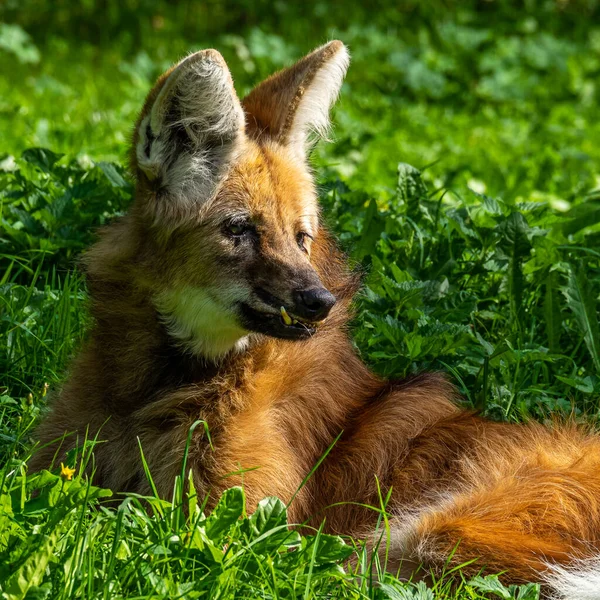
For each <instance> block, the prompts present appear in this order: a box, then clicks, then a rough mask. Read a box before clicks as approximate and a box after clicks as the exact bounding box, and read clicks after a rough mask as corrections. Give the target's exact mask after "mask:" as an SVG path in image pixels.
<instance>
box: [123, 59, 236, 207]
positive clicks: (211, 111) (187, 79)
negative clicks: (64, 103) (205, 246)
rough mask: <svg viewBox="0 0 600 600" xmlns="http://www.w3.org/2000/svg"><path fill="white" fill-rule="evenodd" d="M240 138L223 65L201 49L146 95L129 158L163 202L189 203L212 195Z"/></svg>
mask: <svg viewBox="0 0 600 600" xmlns="http://www.w3.org/2000/svg"><path fill="white" fill-rule="evenodd" d="M243 136H244V112H243V110H242V107H241V104H240V101H239V100H238V98H237V95H236V93H235V90H234V87H233V81H232V79H231V75H230V73H229V70H228V68H227V65H226V64H225V61H224V60H223V57H222V56H221V55H220V54H219V53H218V52H217V51H216V50H202V51H201V52H196V53H195V54H192V55H190V56H188V57H187V58H185V59H183V60H182V61H181V62H180V63H179V64H177V65H176V66H175V67H173V68H172V69H171V70H170V71H168V72H167V73H165V74H164V75H163V76H162V77H161V78H160V79H159V80H158V82H157V84H156V86H155V87H154V89H153V90H152V91H151V92H150V94H149V95H148V98H147V100H146V104H145V106H144V109H143V111H142V114H141V117H140V119H139V121H138V124H137V127H136V131H135V133H134V157H133V159H134V163H135V166H137V168H138V169H139V170H140V171H141V173H140V174H143V176H145V177H146V178H147V180H148V181H150V182H151V183H152V187H153V188H154V189H155V190H157V191H160V192H161V193H160V194H159V195H160V196H161V197H164V198H163V200H164V201H165V202H171V203H174V202H176V203H178V204H181V203H182V202H183V203H184V204H186V205H188V207H190V206H191V205H194V204H197V203H199V202H203V201H205V200H207V199H208V198H209V197H210V196H211V195H212V194H213V193H214V191H215V188H216V185H217V182H218V180H219V179H220V177H221V176H222V174H223V172H224V170H225V168H226V166H227V164H228V162H229V160H230V159H231V156H232V154H234V152H235V149H236V146H237V144H239V143H240V142H241V140H242V138H243ZM165 208H166V207H165ZM173 208H174V207H173Z"/></svg>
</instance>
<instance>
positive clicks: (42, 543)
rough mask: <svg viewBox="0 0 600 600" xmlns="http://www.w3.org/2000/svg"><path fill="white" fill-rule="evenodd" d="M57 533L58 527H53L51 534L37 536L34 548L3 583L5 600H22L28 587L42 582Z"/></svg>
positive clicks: (51, 555) (51, 556) (58, 531)
mask: <svg viewBox="0 0 600 600" xmlns="http://www.w3.org/2000/svg"><path fill="white" fill-rule="evenodd" d="M59 533H60V529H55V530H54V532H53V533H52V534H51V535H44V536H39V538H38V539H36V545H35V546H36V550H35V551H34V552H32V553H31V554H30V555H29V556H28V557H27V559H26V560H25V562H23V564H22V565H21V566H20V567H19V568H18V569H17V571H16V572H15V573H14V574H13V575H12V577H10V579H9V580H8V581H7V582H6V584H5V585H4V593H3V597H4V598H5V599H6V600H23V599H24V598H25V596H26V595H27V591H28V590H29V589H30V588H32V587H34V586H39V585H40V584H41V583H42V581H43V578H44V574H45V572H46V566H47V565H48V563H49V562H50V560H51V559H52V558H53V555H54V554H53V551H54V546H55V544H56V540H57V538H58V535H59Z"/></svg>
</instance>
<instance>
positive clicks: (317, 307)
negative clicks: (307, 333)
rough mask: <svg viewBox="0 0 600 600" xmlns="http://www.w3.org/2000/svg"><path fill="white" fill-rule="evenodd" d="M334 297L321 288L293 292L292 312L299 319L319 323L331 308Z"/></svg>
mask: <svg viewBox="0 0 600 600" xmlns="http://www.w3.org/2000/svg"><path fill="white" fill-rule="evenodd" d="M334 304H335V296H334V295H333V294H332V293H331V292H329V291H327V290H326V289H325V288H322V287H315V288H309V289H307V290H297V291H295V292H294V312H295V313H296V314H297V315H298V316H299V317H301V318H305V319H310V320H311V321H321V320H323V319H324V318H325V317H326V316H327V315H328V314H329V311H330V310H331V309H332V308H333V305H334Z"/></svg>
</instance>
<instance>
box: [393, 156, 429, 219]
mask: <svg viewBox="0 0 600 600" xmlns="http://www.w3.org/2000/svg"><path fill="white" fill-rule="evenodd" d="M396 189H397V194H398V200H399V201H400V204H401V205H402V206H404V208H405V212H406V214H407V215H408V216H409V217H413V218H414V217H416V216H417V215H418V213H419V203H420V202H421V201H422V200H426V199H427V187H426V186H425V184H424V183H423V180H422V179H421V171H419V169H416V168H415V167H413V166H412V165H409V164H407V163H399V164H398V186H397V188H396Z"/></svg>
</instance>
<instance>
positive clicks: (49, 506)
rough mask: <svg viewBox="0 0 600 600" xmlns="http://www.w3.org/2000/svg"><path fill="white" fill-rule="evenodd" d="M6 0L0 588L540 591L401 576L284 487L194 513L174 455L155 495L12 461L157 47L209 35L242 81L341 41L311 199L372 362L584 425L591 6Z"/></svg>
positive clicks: (108, 210) (57, 353) (330, 593)
mask: <svg viewBox="0 0 600 600" xmlns="http://www.w3.org/2000/svg"><path fill="white" fill-rule="evenodd" d="M20 4H21V5H22V6H19V4H17V3H11V2H7V4H6V6H5V7H3V8H0V21H1V20H2V19H4V20H5V21H6V23H5V24H0V140H2V142H1V145H0V205H1V207H2V223H1V226H0V286H1V295H0V298H1V303H0V340H2V344H1V345H0V374H1V376H0V385H1V386H2V387H1V388H0V483H1V485H0V593H2V594H3V597H4V598H8V599H13V598H14V599H16V598H28V599H34V598H36V599H37V598H74V597H81V598H103V599H104V598H145V599H148V598H199V597H210V598H212V597H216V598H229V597H237V598H241V597H244V598H245V597H258V598H296V597H298V598H312V597H339V598H390V599H392V600H396V599H398V598H400V599H403V600H404V599H429V598H454V599H459V598H460V599H467V598H469V599H472V598H520V599H521V600H533V599H534V598H537V596H538V591H537V590H536V588H535V586H529V587H527V586H525V587H523V588H521V589H512V590H508V589H505V588H504V587H503V586H502V585H501V584H500V583H498V582H497V580H496V579H494V578H488V579H487V580H483V579H475V580H473V581H471V582H468V581H463V580H462V578H461V576H460V572H459V571H458V572H455V573H448V574H447V576H445V577H443V578H441V580H439V581H434V582H433V583H432V585H431V586H430V587H429V588H426V587H425V586H424V585H421V586H420V587H419V586H415V585H413V584H401V583H399V582H398V581H397V580H396V579H395V578H394V577H393V575H384V574H383V565H380V564H375V565H372V564H371V563H370V559H369V557H368V555H367V554H366V552H365V551H364V549H363V547H362V545H361V542H360V541H359V540H348V539H347V540H341V539H339V538H333V537H330V536H326V535H324V534H322V532H319V531H314V532H312V533H311V534H310V535H306V536H304V537H300V536H299V535H298V534H296V533H293V532H290V531H289V530H288V529H287V528H286V527H285V524H286V516H285V507H283V505H282V504H281V503H280V502H278V501H277V500H275V499H270V500H265V502H264V503H263V504H262V505H261V508H260V510H259V512H258V513H255V514H254V515H247V514H246V512H245V509H244V496H243V491H241V490H234V491H231V492H228V493H227V494H226V495H225V496H224V498H223V499H222V501H221V504H220V505H219V507H218V509H217V510H216V511H215V512H214V513H213V514H212V515H205V514H204V512H203V511H202V501H203V499H202V498H196V497H195V495H194V494H193V490H192V491H191V492H184V491H183V488H184V487H186V486H184V485H183V484H182V482H183V481H187V473H186V472H185V470H184V471H182V478H181V479H180V480H179V482H178V483H177V485H176V486H175V489H174V493H173V498H172V500H171V501H169V502H167V501H164V500H158V499H156V498H153V499H152V498H151V499H145V500H144V499H141V498H137V497H135V496H129V497H128V498H127V499H125V500H124V501H123V500H122V498H121V497H117V496H112V497H110V498H109V497H108V494H109V492H108V491H107V490H98V489H96V488H94V487H92V486H90V485H89V484H88V483H87V482H86V481H85V480H84V479H81V478H80V476H79V473H81V464H80V463H79V462H77V464H75V463H73V464H72V465H71V466H73V467H75V468H76V473H75V477H74V479H73V481H68V480H66V478H65V477H61V476H60V473H59V472H60V469H58V470H57V471H56V472H54V473H48V472H46V473H42V474H31V473H27V469H26V461H27V457H28V455H29V453H30V452H31V447H32V430H33V427H34V426H35V423H36V421H37V419H38V418H39V414H40V411H41V410H42V409H43V407H44V405H45V399H46V390H47V389H48V386H49V389H53V388H54V387H55V386H56V385H57V384H58V383H59V382H60V380H61V378H62V377H64V374H65V368H66V366H67V364H68V360H69V358H70V357H71V356H72V355H73V353H74V352H76V350H77V348H78V347H79V345H80V343H81V341H82V339H83V338H84V336H85V328H86V319H87V316H86V310H85V298H86V296H85V287H84V282H83V281H82V278H81V277H80V276H79V275H78V274H77V271H76V269H75V266H76V261H77V256H78V254H79V252H81V251H82V250H83V249H84V248H85V247H86V246H88V245H89V244H90V243H91V242H92V241H93V238H94V230H95V229H96V228H97V227H98V226H101V225H102V224H104V223H106V222H109V221H110V219H111V218H113V217H114V215H117V214H119V213H121V212H122V211H124V210H125V209H126V207H127V205H128V202H129V200H130V198H131V193H132V187H131V183H130V182H129V179H128V175H127V172H126V168H125V158H126V152H127V140H128V137H129V135H130V130H131V126H132V123H133V120H134V118H135V116H136V112H137V111H138V110H139V108H140V106H141V103H142V102H143V98H144V95H145V94H146V92H147V91H148V89H149V88H150V86H151V85H152V81H153V79H154V78H155V77H156V76H157V75H158V74H159V73H160V72H161V71H162V70H164V69H165V68H166V67H167V66H168V65H169V63H170V62H172V61H173V60H175V59H176V58H178V57H179V56H181V55H182V54H184V53H185V52H187V51H189V50H192V49H196V48H199V47H207V46H214V47H217V48H219V49H220V50H221V51H222V52H223V54H224V55H225V57H226V59H227V60H228V62H229V64H230V65H231V68H232V71H233V74H234V77H235V80H236V86H237V88H238V90H239V91H240V93H242V94H243V93H244V92H246V91H247V90H248V89H250V87H251V86H252V85H253V83H255V82H257V81H258V80H260V79H261V78H262V77H264V76H266V75H267V74H269V73H270V72H271V71H272V70H274V69H276V68H279V67H281V66H282V65H284V64H286V63H288V62H290V61H291V60H293V59H294V58H297V57H299V56H300V55H301V54H302V53H304V52H306V51H308V50H309V49H310V48H311V47H312V46H314V45H317V44H318V43H321V42H323V41H324V40H326V39H331V38H333V37H339V38H340V39H342V40H344V41H345V42H346V43H348V44H349V46H350V49H351V51H352V55H353V64H352V67H351V70H350V73H349V77H348V80H347V83H346V84H345V86H344V89H343V92H342V97H341V101H340V104H339V107H338V108H337V109H336V112H335V121H336V126H335V130H334V133H335V140H334V143H332V144H320V145H319V146H318V147H317V150H316V151H315V153H314V157H313V159H314V163H315V167H316V172H317V175H318V178H319V184H320V195H321V200H322V203H323V206H324V209H325V210H324V213H325V215H326V219H327V221H328V223H329V224H330V226H331V227H332V229H333V230H334V231H335V232H336V233H337V234H338V236H339V238H340V240H341V243H342V245H343V246H344V248H345V249H346V250H348V252H349V253H350V255H351V257H352V259H353V260H354V261H356V262H358V263H360V264H361V265H362V267H363V269H364V271H365V286H364V289H363V292H362V293H361V295H360V298H359V299H358V302H357V308H358V311H357V316H356V319H355V323H354V338H355V341H356V344H357V347H358V349H359V350H360V352H361V354H362V356H363V357H364V359H365V360H366V361H367V362H368V363H369V364H370V365H371V366H372V367H373V368H374V369H376V370H377V371H378V372H380V373H382V374H383V375H385V376H388V377H403V376H406V375H408V374H411V373H414V372H416V371H419V370H424V369H433V370H442V371H446V372H448V373H449V374H450V375H451V377H452V378H453V380H454V381H455V382H456V384H457V385H458V387H459V388H460V390H461V391H462V393H463V395H464V398H465V405H467V406H472V407H476V408H477V409H479V410H481V411H483V412H484V413H485V414H486V415H487V416H489V417H490V418H493V419H501V420H508V421H521V420H524V419H531V418H536V419H540V420H544V419H548V418H550V416H551V415H553V414H555V413H563V414H575V415H576V416H577V417H578V418H587V419H590V420H593V421H595V420H597V419H598V417H599V416H600V406H599V402H598V398H599V393H600V379H599V376H600V325H599V321H598V295H599V293H600V149H599V147H598V145H597V143H595V140H597V139H600V124H599V122H598V119H597V107H598V102H599V100H600V98H599V96H600V88H599V86H598V83H597V81H598V75H599V74H600V28H598V27H597V26H595V25H594V22H595V21H594V18H597V15H598V4H597V2H594V1H592V0H590V1H589V2H572V3H566V4H564V5H553V4H551V3H544V4H541V3H537V2H531V3H527V4H526V5H524V6H522V7H520V8H515V5H514V3H510V2H506V3H503V2H496V3H485V5H481V4H475V3H474V2H473V3H469V2H461V3H459V4H454V3H452V2H450V3H447V4H442V3H439V2H435V1H429V2H415V3H411V2H405V3H400V4H398V3H390V4H389V5H388V4H387V3H382V5H381V7H380V9H379V10H378V11H369V10H367V9H366V8H365V7H363V6H361V5H360V4H358V3H357V4H347V3H344V6H343V7H342V8H340V7H337V6H327V7H326V6H325V5H323V4H320V3H318V2H315V3H314V4H310V5H307V6H303V7H301V8H300V7H299V6H298V7H296V6H293V5H290V4H289V3H281V4H272V3H269V4H268V5H267V3H261V2H256V3H250V2H247V3H246V2H242V3H226V2H217V1H213V2H209V3H206V4H200V3H197V4H196V3H188V2H182V3H180V4H178V5H177V6H176V7H174V6H167V5H166V3H163V2H162V0H153V1H151V2H142V1H141V0H131V1H130V2H127V3H122V2H116V1H113V0H108V1H107V2H104V3H100V2H96V1H95V0H89V1H88V2H85V3H81V4H79V3H73V2H62V1H57V2H55V3H52V4H50V3H45V2H43V1H38V0H36V1H35V2H34V1H33V0H26V2H24V3H20ZM99 24H100V25H101V26H98V25H99ZM25 31H27V32H29V34H30V35H28V34H27V33H25ZM40 148H45V150H41V149H40ZM410 165H413V166H410ZM86 452H89V448H88V449H87V450H86ZM79 460H80V459H79ZM73 461H75V457H73ZM34 489H38V490H41V491H40V492H39V493H38V494H37V495H34V494H32V492H33V490H34ZM114 492H118V490H114ZM384 504H385V503H383V505H384ZM148 507H150V508H148ZM374 510H379V511H380V514H381V515H382V516H381V529H382V532H383V534H384V536H383V540H382V543H383V544H384V545H385V518H384V515H385V513H384V511H383V510H382V509H381V507H379V508H374ZM348 558H349V559H350V562H347V560H346V559H348Z"/></svg>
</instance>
